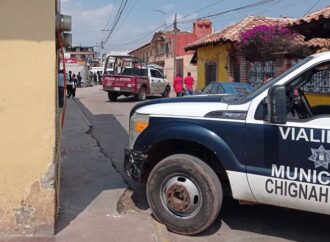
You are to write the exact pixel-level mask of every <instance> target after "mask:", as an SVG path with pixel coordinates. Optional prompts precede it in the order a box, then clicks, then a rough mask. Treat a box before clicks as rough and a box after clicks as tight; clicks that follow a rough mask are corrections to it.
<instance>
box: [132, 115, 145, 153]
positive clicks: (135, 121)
mask: <svg viewBox="0 0 330 242" xmlns="http://www.w3.org/2000/svg"><path fill="white" fill-rule="evenodd" d="M148 125H149V115H146V114H138V113H134V114H133V116H132V117H131V120H130V124H129V148H130V149H133V146H134V143H135V141H136V139H137V138H138V137H139V135H140V134H141V133H142V132H143V131H144V130H145V129H146V128H147V127H148Z"/></svg>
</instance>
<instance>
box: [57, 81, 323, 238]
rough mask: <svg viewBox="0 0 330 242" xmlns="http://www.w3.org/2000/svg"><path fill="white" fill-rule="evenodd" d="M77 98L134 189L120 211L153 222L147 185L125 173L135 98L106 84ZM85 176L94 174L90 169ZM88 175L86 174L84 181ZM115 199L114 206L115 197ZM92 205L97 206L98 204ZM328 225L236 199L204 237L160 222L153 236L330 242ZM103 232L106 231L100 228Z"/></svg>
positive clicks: (84, 90)
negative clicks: (118, 95)
mask: <svg viewBox="0 0 330 242" xmlns="http://www.w3.org/2000/svg"><path fill="white" fill-rule="evenodd" d="M77 97H78V98H77V99H76V103H77V104H78V106H79V107H80V109H81V110H82V112H83V113H84V115H85V116H86V117H87V119H88V120H89V122H90V123H91V124H92V126H93V128H92V129H91V131H89V132H90V134H91V136H92V137H93V138H95V140H96V143H97V145H98V146H99V147H100V151H101V152H102V154H104V157H103V158H102V159H109V161H111V162H112V166H113V167H115V169H116V170H117V171H118V172H119V173H120V174H121V175H122V176H123V177H124V180H125V183H126V184H128V185H129V186H130V187H131V188H132V189H133V190H134V191H133V192H127V193H126V195H125V196H124V198H122V199H123V201H121V202H120V203H119V204H121V208H120V209H121V210H123V211H125V210H130V211H131V213H132V214H136V215H139V214H140V215H142V216H147V217H149V218H150V219H151V220H152V218H151V217H150V216H149V214H148V213H149V212H150V211H149V210H148V205H147V203H146V199H145V194H144V186H142V185H137V184H135V183H134V182H131V181H129V180H128V179H127V177H126V176H125V174H124V172H123V149H124V147H125V146H127V144H128V115H129V111H130V109H131V108H132V107H133V106H134V104H135V100H134V99H132V98H122V99H119V101H117V102H114V103H112V102H108V99H107V94H106V93H105V92H104V91H102V90H101V86H94V87H91V88H81V89H78V94H77ZM82 169H83V168H82ZM86 169H92V167H90V166H87V167H86ZM102 169H103V168H102ZM107 169H109V171H110V170H111V169H110V168H109V167H108V168H107ZM84 172H85V173H88V170H85V171H84ZM85 173H82V177H83V176H84V174H85ZM95 175H97V174H95ZM102 177H103V178H102V179H120V180H121V177H118V176H117V175H115V174H114V175H113V176H109V177H106V176H102ZM123 183H124V182H119V184H121V185H119V186H124V185H122V184H123ZM125 183H124V184H125ZM105 184H107V181H100V182H99V184H95V185H96V187H94V189H96V190H97V189H99V188H100V187H98V186H101V190H104V193H105V194H106V191H107V190H108V187H107V186H104V185H105ZM63 189H65V188H63ZM132 193H133V194H132ZM94 195H95V194H94ZM105 196H106V195H105ZM93 197H95V196H93ZM96 197H97V196H96ZM131 198H132V199H131ZM109 199H110V198H109ZM109 201H110V202H112V203H113V202H114V201H113V199H112V200H109ZM90 202H91V203H92V204H93V203H94V202H93V201H90ZM103 202H104V199H103ZM102 204H103V203H102ZM94 206H95V205H94ZM100 206H102V205H100ZM95 209H97V206H96V207H95ZM132 210H133V212H132ZM79 212H80V211H77V214H76V215H75V216H78V215H79ZM133 217H134V216H133ZM328 221H329V219H328V218H327V217H326V216H323V215H319V214H312V213H305V212H299V211H295V210H289V209H282V208H277V207H271V206H264V205H239V204H238V202H236V201H233V200H231V199H225V201H224V205H223V208H222V212H221V216H220V218H219V219H218V220H217V221H216V223H215V224H214V225H213V227H212V228H210V229H209V230H208V231H206V232H205V233H203V234H202V235H198V236H190V237H189V236H180V235H176V234H173V233H170V232H167V231H165V230H164V228H163V227H162V226H161V225H159V224H158V225H157V226H154V227H153V228H156V231H155V230H154V231H153V232H152V231H150V233H155V234H156V239H155V241H165V240H169V241H177V242H183V241H265V240H267V241H329V234H328ZM141 224H142V223H141ZM139 226H140V223H139V222H136V226H134V225H133V226H132V224H131V223H130V228H129V230H130V232H132V234H134V230H138V228H139ZM157 228H158V229H159V230H157ZM109 230H111V227H109ZM132 230H133V231H132ZM98 231H99V232H100V233H101V231H100V230H98ZM157 236H158V237H157ZM119 237H120V236H118V238H119ZM157 238H158V239H157Z"/></svg>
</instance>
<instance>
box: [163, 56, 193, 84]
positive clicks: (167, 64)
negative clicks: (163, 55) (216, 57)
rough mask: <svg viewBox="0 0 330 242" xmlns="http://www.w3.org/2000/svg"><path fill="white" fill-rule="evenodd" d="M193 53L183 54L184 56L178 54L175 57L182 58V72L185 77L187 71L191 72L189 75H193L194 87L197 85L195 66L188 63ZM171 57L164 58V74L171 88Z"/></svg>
mask: <svg viewBox="0 0 330 242" xmlns="http://www.w3.org/2000/svg"><path fill="white" fill-rule="evenodd" d="M192 57H193V55H185V56H180V57H178V58H176V59H177V60H180V59H183V73H184V76H183V77H185V76H186V75H187V73H188V72H191V76H192V77H194V79H195V86H194V89H196V87H197V66H196V65H192V64H190V61H191V58H192ZM173 67H174V64H173V58H167V59H165V66H164V74H165V75H166V77H167V78H166V79H167V80H169V81H170V82H171V88H172V89H173V86H172V83H173V76H174V73H173Z"/></svg>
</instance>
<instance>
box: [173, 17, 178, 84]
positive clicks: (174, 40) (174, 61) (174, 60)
mask: <svg viewBox="0 0 330 242" xmlns="http://www.w3.org/2000/svg"><path fill="white" fill-rule="evenodd" d="M176 17H177V14H176V13H175V15H174V23H173V25H174V30H173V31H174V39H173V81H174V79H175V77H176V31H177V24H178V23H177V19H176Z"/></svg>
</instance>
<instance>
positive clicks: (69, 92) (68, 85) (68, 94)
mask: <svg viewBox="0 0 330 242" xmlns="http://www.w3.org/2000/svg"><path fill="white" fill-rule="evenodd" d="M71 96H72V72H71V71H69V78H68V79H67V83H66V97H67V98H70V97H71Z"/></svg>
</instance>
